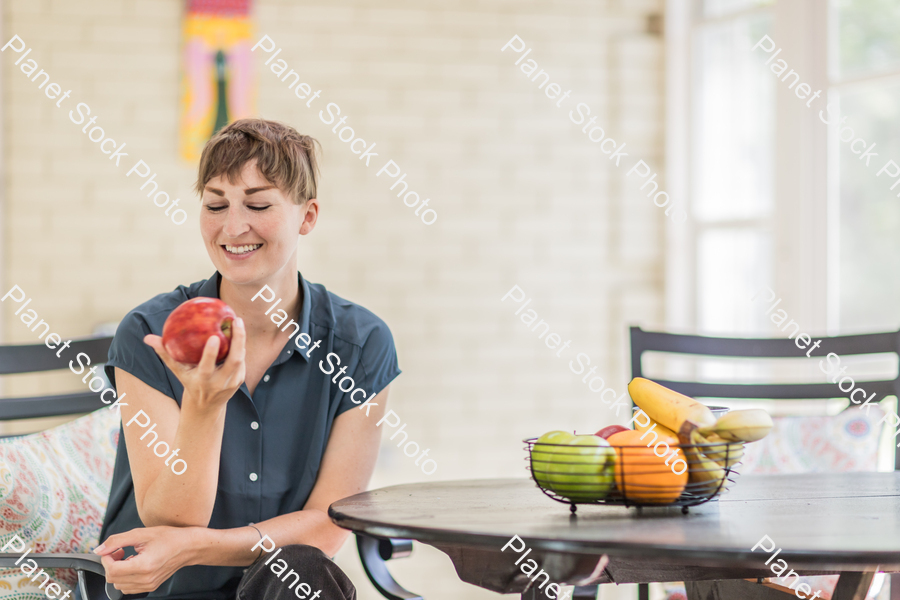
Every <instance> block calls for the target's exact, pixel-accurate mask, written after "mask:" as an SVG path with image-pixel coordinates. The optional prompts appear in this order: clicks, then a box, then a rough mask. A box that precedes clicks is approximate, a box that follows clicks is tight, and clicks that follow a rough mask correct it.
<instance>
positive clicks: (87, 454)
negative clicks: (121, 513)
mask: <svg viewBox="0 0 900 600" xmlns="http://www.w3.org/2000/svg"><path fill="white" fill-rule="evenodd" d="M119 423H120V421H119V417H118V415H117V413H116V412H115V411H111V410H109V409H107V408H105V407H104V408H102V409H99V410H97V411H95V412H93V413H91V414H89V415H86V416H84V417H81V418H79V419H76V420H74V421H70V422H68V423H66V424H64V425H60V426H59V427H54V428H53V429H49V430H47V431H43V432H40V433H34V434H31V435H25V436H19V437H12V438H5V439H0V547H2V546H3V545H5V544H6V543H7V542H9V541H10V540H11V539H12V537H13V535H17V536H19V538H20V539H22V540H25V544H26V548H34V550H33V551H32V552H33V553H38V552H59V553H77V552H90V551H91V550H92V549H93V548H94V547H96V546H97V544H98V543H99V541H98V539H99V536H100V526H101V524H102V523H103V515H104V514H105V512H106V502H107V499H108V498H109V487H110V484H111V482H112V473H113V465H114V463H115V458H116V445H117V444H118V438H119ZM8 551H9V550H8ZM46 571H47V573H49V574H50V577H51V579H52V580H53V581H54V582H56V583H58V584H59V585H60V587H62V588H63V591H64V592H65V591H66V590H67V589H71V588H74V586H75V582H76V576H75V572H74V571H73V570H72V569H46ZM42 581H43V578H40V577H39V578H38V580H37V581H36V582H34V583H32V581H31V579H30V578H29V577H28V576H27V575H25V574H24V573H23V572H22V571H21V570H20V569H19V568H18V567H13V568H9V569H0V598H2V599H6V598H15V599H17V600H26V599H32V598H41V599H44V598H46V594H45V593H44V591H43V590H41V589H39V588H38V585H39V584H40V583H41V582H42Z"/></svg>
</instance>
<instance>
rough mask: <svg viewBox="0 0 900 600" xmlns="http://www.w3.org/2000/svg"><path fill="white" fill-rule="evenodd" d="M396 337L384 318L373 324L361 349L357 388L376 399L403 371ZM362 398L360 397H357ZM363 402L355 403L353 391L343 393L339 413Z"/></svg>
mask: <svg viewBox="0 0 900 600" xmlns="http://www.w3.org/2000/svg"><path fill="white" fill-rule="evenodd" d="M400 372H401V371H400V366H399V365H398V364H397V349H396V348H395V347H394V336H393V335H391V330H390V329H389V328H388V326H387V324H386V323H385V322H384V321H381V320H380V319H379V320H378V321H376V322H375V323H373V325H372V328H371V330H370V332H369V335H368V336H366V339H365V341H364V342H363V345H362V348H361V350H360V355H359V362H358V364H357V366H356V370H355V372H354V374H353V375H352V377H353V379H354V381H356V382H357V387H361V388H362V389H363V390H365V392H366V394H367V396H366V398H367V399H368V398H373V397H375V396H376V395H378V393H380V392H381V391H382V390H383V389H384V388H386V387H387V386H388V384H389V383H390V382H391V381H393V380H394V379H395V378H396V377H397V375H399V374H400ZM357 400H358V401H359V396H357ZM360 405H361V402H351V398H350V394H343V397H342V398H341V402H340V404H339V405H338V410H337V414H338V415H339V414H341V413H343V412H344V411H347V410H349V409H351V408H353V407H354V406H360Z"/></svg>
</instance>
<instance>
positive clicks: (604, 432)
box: [594, 425, 628, 440]
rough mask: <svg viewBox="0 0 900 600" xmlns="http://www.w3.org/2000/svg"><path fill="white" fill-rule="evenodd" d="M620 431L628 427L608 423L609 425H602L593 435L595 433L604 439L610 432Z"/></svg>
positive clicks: (626, 429)
mask: <svg viewBox="0 0 900 600" xmlns="http://www.w3.org/2000/svg"><path fill="white" fill-rule="evenodd" d="M620 431H628V428H627V427H622V426H621V425H610V426H609V427H604V428H603V429H601V430H600V431H598V432H597V433H595V434H594V435H596V436H597V437H602V438H603V439H604V440H605V439H607V438H608V437H609V436H611V435H612V434H614V433H619V432H620Z"/></svg>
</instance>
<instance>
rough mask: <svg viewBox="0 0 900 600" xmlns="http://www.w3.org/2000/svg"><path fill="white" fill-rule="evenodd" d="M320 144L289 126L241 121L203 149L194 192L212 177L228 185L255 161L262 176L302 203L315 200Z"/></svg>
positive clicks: (218, 135) (228, 126)
mask: <svg viewBox="0 0 900 600" xmlns="http://www.w3.org/2000/svg"><path fill="white" fill-rule="evenodd" d="M318 145H319V142H318V141H316V140H315V139H314V138H312V137H310V136H308V135H302V134H300V133H297V130H296V129H294V128H293V127H291V126H290V125H285V124H283V123H278V122H277V121H267V120H265V119H240V120H238V121H235V122H234V123H231V124H230V125H227V126H225V127H223V128H222V129H221V130H220V131H219V132H218V133H217V134H215V135H214V136H213V137H212V138H210V140H209V141H208V142H206V147H204V148H203V154H202V155H201V156H200V169H199V173H198V178H197V193H199V194H203V188H204V187H206V184H207V183H209V180H210V179H212V178H213V177H218V176H219V175H222V174H223V173H224V174H225V176H226V177H227V178H228V181H229V182H230V183H234V182H236V181H237V180H238V177H240V174H241V170H242V169H243V168H244V165H245V164H247V163H248V162H250V161H252V160H256V166H257V168H258V169H259V172H260V173H262V176H263V177H265V178H266V180H267V181H268V182H269V183H271V184H272V185H276V186H278V187H279V188H280V189H281V190H283V191H284V192H286V193H287V194H289V195H290V196H292V198H293V200H294V202H296V203H297V204H303V203H304V202H306V201H307V200H309V199H310V198H315V197H316V182H317V180H318V172H319V167H318V159H317V156H316V154H317V153H316V146H318Z"/></svg>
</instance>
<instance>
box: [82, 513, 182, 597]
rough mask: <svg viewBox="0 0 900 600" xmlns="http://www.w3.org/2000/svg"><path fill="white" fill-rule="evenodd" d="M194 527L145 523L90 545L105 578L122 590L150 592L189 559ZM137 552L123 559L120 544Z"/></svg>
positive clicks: (133, 592) (139, 592) (140, 592)
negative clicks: (161, 525)
mask: <svg viewBox="0 0 900 600" xmlns="http://www.w3.org/2000/svg"><path fill="white" fill-rule="evenodd" d="M196 531H197V528H195V527H146V528H140V529H132V530H131V531H126V532H125V533H119V534H116V535H111V536H109V537H108V538H107V539H106V541H105V542H103V543H102V544H100V545H99V546H97V547H96V548H95V549H94V554H97V555H99V556H100V557H101V562H102V563H103V568H104V569H105V570H106V581H108V582H109V583H111V584H113V587H115V588H116V589H117V590H121V591H122V592H124V593H125V594H142V593H144V592H152V591H153V590H155V589H156V588H158V587H159V586H160V585H162V584H163V583H164V582H165V581H166V580H167V579H168V578H169V577H171V576H172V575H173V574H174V573H175V571H177V570H178V569H180V568H182V567H186V566H189V565H191V564H193V563H192V561H191V558H192V554H193V553H192V551H191V550H192V546H193V542H194V539H195V536H196ZM128 546H134V549H135V550H136V551H137V555H135V556H131V557H129V558H127V559H124V560H123V557H124V556H125V551H124V550H123V548H127V547H128Z"/></svg>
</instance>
